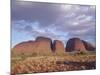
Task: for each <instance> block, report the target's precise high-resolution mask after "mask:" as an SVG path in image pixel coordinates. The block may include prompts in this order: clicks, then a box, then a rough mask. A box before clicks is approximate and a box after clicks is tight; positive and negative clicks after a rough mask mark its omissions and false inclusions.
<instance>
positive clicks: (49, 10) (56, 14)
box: [11, 0, 96, 46]
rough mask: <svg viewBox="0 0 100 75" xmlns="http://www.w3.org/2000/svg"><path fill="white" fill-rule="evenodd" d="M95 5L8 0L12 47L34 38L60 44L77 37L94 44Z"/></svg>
mask: <svg viewBox="0 0 100 75" xmlns="http://www.w3.org/2000/svg"><path fill="white" fill-rule="evenodd" d="M95 10H96V8H95V6H93V5H92V6H89V5H71V4H54V3H38V2H37V3H36V2H24V1H16V0H12V6H11V20H12V21H11V24H12V25H11V26H12V46H14V45H16V44H18V43H20V42H22V41H27V40H35V38H36V37H37V36H45V37H50V38H51V39H52V40H55V39H57V40H61V41H63V43H66V41H67V40H68V39H69V38H73V37H78V38H81V39H83V40H86V41H89V42H90V43H92V44H94V45H95V37H96V36H95V26H96V24H95V22H96V15H95V13H96V12H95Z"/></svg>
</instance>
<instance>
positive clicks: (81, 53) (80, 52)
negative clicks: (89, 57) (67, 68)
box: [76, 51, 87, 55]
mask: <svg viewBox="0 0 100 75" xmlns="http://www.w3.org/2000/svg"><path fill="white" fill-rule="evenodd" d="M76 54H77V55H86V54H87V52H85V51H78V52H76Z"/></svg>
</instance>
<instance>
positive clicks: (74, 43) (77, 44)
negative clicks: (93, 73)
mask: <svg viewBox="0 0 100 75" xmlns="http://www.w3.org/2000/svg"><path fill="white" fill-rule="evenodd" d="M85 50H86V48H85V46H84V43H83V42H82V40H80V39H79V38H72V39H69V40H68V42H67V44H66V51H69V52H71V51H85Z"/></svg>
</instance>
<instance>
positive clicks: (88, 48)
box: [82, 40, 96, 51]
mask: <svg viewBox="0 0 100 75" xmlns="http://www.w3.org/2000/svg"><path fill="white" fill-rule="evenodd" d="M82 41H83V40H82ZM83 43H84V45H85V48H86V50H87V51H95V49H96V48H95V46H93V45H92V44H90V43H88V42H86V41H83Z"/></svg>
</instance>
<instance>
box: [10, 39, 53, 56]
mask: <svg viewBox="0 0 100 75" xmlns="http://www.w3.org/2000/svg"><path fill="white" fill-rule="evenodd" d="M51 43H52V40H51V39H49V38H45V37H37V38H36V40H35V41H27V42H22V43H19V44H17V45H16V46H15V47H14V48H13V49H12V50H13V51H14V52H15V53H16V54H22V53H24V54H28V53H36V54H38V55H46V54H49V53H51V52H52V50H51Z"/></svg>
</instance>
